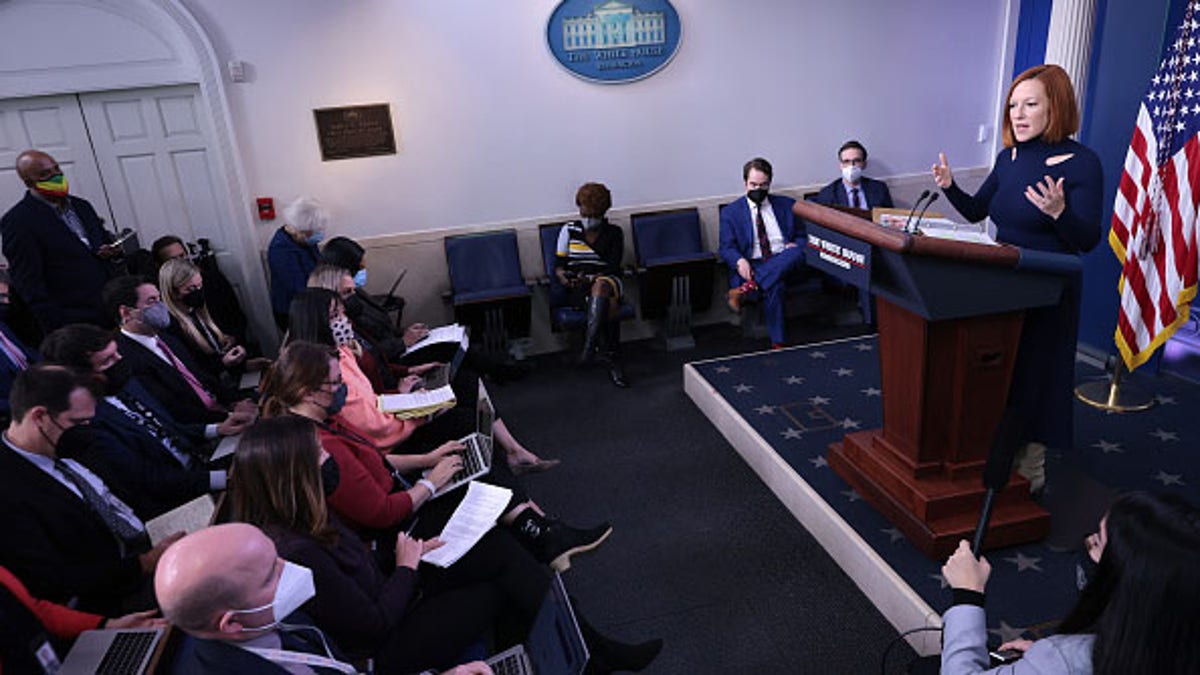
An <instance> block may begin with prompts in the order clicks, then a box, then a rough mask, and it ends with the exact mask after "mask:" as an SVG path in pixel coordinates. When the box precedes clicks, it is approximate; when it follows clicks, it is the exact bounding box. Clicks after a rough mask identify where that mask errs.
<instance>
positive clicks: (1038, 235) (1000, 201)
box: [944, 138, 1104, 449]
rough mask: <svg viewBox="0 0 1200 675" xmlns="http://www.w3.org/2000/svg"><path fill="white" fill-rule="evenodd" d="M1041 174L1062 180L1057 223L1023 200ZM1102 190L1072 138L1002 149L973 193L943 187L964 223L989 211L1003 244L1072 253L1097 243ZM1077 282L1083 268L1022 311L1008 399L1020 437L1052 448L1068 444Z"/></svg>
mask: <svg viewBox="0 0 1200 675" xmlns="http://www.w3.org/2000/svg"><path fill="white" fill-rule="evenodd" d="M1068 155H1069V156H1070V158H1069V159H1066V160H1064V161H1060V162H1058V163H1057V164H1054V165H1053V166H1049V165H1047V163H1046V162H1047V160H1050V159H1054V158H1060V157H1064V156H1068ZM1045 176H1049V177H1050V178H1051V179H1053V180H1058V179H1059V178H1063V193H1064V196H1065V200H1066V209H1065V210H1064V211H1063V212H1062V214H1060V215H1059V217H1058V219H1057V220H1056V219H1054V218H1051V217H1050V216H1048V215H1046V214H1045V213H1042V211H1041V210H1040V209H1038V207H1036V206H1034V205H1033V203H1032V202H1030V201H1029V200H1028V199H1026V198H1025V188H1026V187H1027V186H1030V185H1036V184H1037V183H1038V182H1040V181H1044V177H1045ZM1103 190H1104V178H1103V175H1102V172H1101V168H1100V159H1099V158H1098V157H1097V156H1096V153H1094V152H1092V151H1091V150H1089V149H1087V148H1086V147H1084V146H1082V145H1080V144H1079V143H1076V142H1075V141H1072V140H1066V141H1062V142H1060V143H1046V142H1044V141H1042V140H1041V139H1040V138H1037V139H1034V140H1031V141H1027V142H1025V143H1018V144H1017V145H1016V146H1015V147H1013V148H1005V149H1004V150H1003V151H1001V153H1000V155H999V156H997V157H996V164H995V166H994V167H993V168H992V173H991V174H989V175H988V177H987V179H986V180H985V181H984V182H983V185H982V186H980V188H979V191H978V192H976V193H975V195H974V196H971V195H968V194H967V193H966V192H963V191H962V190H961V189H959V187H958V186H957V185H951V186H950V187H949V188H947V189H946V190H944V192H945V194H946V197H947V198H948V199H949V200H950V203H951V204H953V205H954V208H956V209H958V212H959V213H961V214H962V215H963V216H964V217H965V218H966V219H967V220H970V221H971V222H978V221H980V220H983V219H984V218H985V217H988V216H990V217H991V219H992V222H993V223H995V225H996V238H997V239H999V240H1000V241H1002V242H1005V243H1008V244H1012V245H1014V246H1020V247H1022V248H1030V249H1034V250H1038V251H1050V252H1053V253H1068V254H1076V255H1079V254H1082V253H1086V252H1087V251H1090V250H1091V249H1092V248H1094V247H1095V246H1096V244H1097V242H1099V241H1100V234H1101V227H1100V214H1101V210H1102V207H1103V204H1102V193H1103ZM1082 282H1083V277H1082V273H1079V274H1076V275H1074V276H1073V277H1071V278H1070V279H1069V283H1068V284H1067V285H1066V287H1065V288H1064V289H1063V295H1062V298H1061V299H1060V300H1059V302H1058V304H1057V305H1053V306H1050V307H1042V308H1038V309H1031V310H1027V311H1026V312H1025V324H1024V327H1023V328H1022V330H1021V344H1020V348H1019V349H1018V351H1017V363H1016V368H1015V370H1014V372H1013V382H1012V388H1011V390H1010V391H1011V394H1010V397H1009V398H1010V401H1011V402H1013V403H1015V404H1017V405H1019V406H1020V407H1021V408H1022V409H1023V412H1024V415H1025V418H1026V425H1025V436H1024V440H1025V441H1038V442H1041V443H1044V444H1046V445H1047V446H1049V447H1052V448H1059V449H1070V448H1072V447H1073V445H1074V425H1073V419H1072V409H1071V406H1072V395H1073V394H1072V391H1073V388H1074V382H1075V346H1076V341H1077V338H1078V335H1079V296H1080V289H1081V287H1082Z"/></svg>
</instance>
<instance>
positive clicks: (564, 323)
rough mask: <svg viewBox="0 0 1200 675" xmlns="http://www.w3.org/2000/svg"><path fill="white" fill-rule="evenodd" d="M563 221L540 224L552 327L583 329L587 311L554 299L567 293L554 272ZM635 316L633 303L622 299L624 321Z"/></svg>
mask: <svg viewBox="0 0 1200 675" xmlns="http://www.w3.org/2000/svg"><path fill="white" fill-rule="evenodd" d="M562 226H563V223H546V224H544V225H540V226H538V241H539V242H540V243H541V246H542V265H543V267H544V268H545V271H546V277H547V280H548V281H547V285H548V288H549V289H550V301H549V303H548V304H549V306H550V328H551V329H553V330H554V331H555V332H558V331H563V330H582V329H583V328H584V327H585V326H587V312H585V311H584V310H582V309H580V308H578V307H571V306H569V305H558V306H555V304H554V299H555V298H558V297H562V296H563V295H564V294H565V289H563V286H562V282H560V281H559V280H558V276H557V275H555V274H554V258H555V256H556V251H557V249H558V233H559V232H561V231H562ZM634 316H635V313H634V311H633V305H630V304H629V302H628V301H627V300H622V301H621V313H620V318H621V320H622V321H626V320H629V319H632V318H633V317H634Z"/></svg>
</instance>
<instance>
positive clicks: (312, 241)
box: [304, 232, 325, 246]
mask: <svg viewBox="0 0 1200 675" xmlns="http://www.w3.org/2000/svg"><path fill="white" fill-rule="evenodd" d="M324 240H325V233H324V232H313V233H312V234H310V235H308V239H305V240H304V241H307V242H308V245H309V246H316V245H317V244H319V243H321V242H322V241H324Z"/></svg>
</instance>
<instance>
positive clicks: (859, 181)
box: [813, 141, 893, 210]
mask: <svg viewBox="0 0 1200 675" xmlns="http://www.w3.org/2000/svg"><path fill="white" fill-rule="evenodd" d="M838 164H839V165H840V166H841V169H842V177H841V178H839V179H837V180H835V181H833V182H832V183H830V184H829V185H826V186H825V187H823V188H821V191H820V192H819V193H817V196H816V198H815V199H813V201H815V202H817V203H818V204H825V205H826V206H852V207H854V208H856V209H864V210H867V209H873V208H875V207H880V208H885V209H890V208H892V206H893V205H892V193H891V192H890V191H889V190H888V186H887V183H885V182H883V181H881V180H874V179H872V178H867V177H866V176H864V175H862V173H863V170H864V169H866V168H867V149H866V148H864V147H863V144H862V143H859V142H858V141H846V142H845V143H842V147H840V148H838Z"/></svg>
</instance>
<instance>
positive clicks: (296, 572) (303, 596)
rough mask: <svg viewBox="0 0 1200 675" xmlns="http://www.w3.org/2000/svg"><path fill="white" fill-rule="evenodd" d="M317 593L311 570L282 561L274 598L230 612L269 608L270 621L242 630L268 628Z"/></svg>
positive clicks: (272, 626)
mask: <svg viewBox="0 0 1200 675" xmlns="http://www.w3.org/2000/svg"><path fill="white" fill-rule="evenodd" d="M316 594H317V589H316V587H315V586H314V585H313V574H312V570H310V569H308V568H307V567H302V566H300V565H297V564H295V563H291V562H288V561H286V560H285V561H283V572H282V573H281V574H280V575H279V585H278V586H276V587H275V599H274V600H272V601H271V602H270V603H268V604H266V605H263V606H262V607H254V608H251V609H235V610H233V611H232V612H230V613H231V614H252V613H254V612H261V611H263V610H264V609H267V608H268V607H270V608H271V619H272V622H271V623H269V624H266V625H265V626H254V627H251V628H242V630H243V631H263V630H270V629H272V628H274V627H276V626H278V625H279V624H280V622H282V621H283V620H284V619H285V618H287V617H288V615H290V614H291V613H292V612H294V611H296V610H297V609H300V606H301V605H303V604H304V603H306V602H308V601H309V600H311V599H312V598H313V596H315V595H316Z"/></svg>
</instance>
